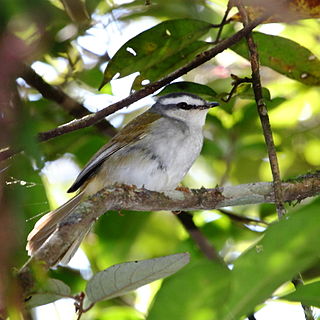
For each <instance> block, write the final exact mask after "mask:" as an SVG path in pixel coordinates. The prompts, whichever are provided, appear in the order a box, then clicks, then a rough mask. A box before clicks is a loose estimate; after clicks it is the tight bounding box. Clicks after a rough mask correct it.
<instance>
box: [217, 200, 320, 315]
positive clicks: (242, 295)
mask: <svg viewBox="0 0 320 320" xmlns="http://www.w3.org/2000/svg"><path fill="white" fill-rule="evenodd" d="M319 206H320V199H318V200H317V201H314V202H313V203H312V204H310V205H307V206H304V207H302V208H301V209H300V210H298V211H297V212H295V213H293V214H291V215H290V216H289V217H288V218H287V219H283V220H282V221H280V222H278V223H276V224H274V225H272V226H270V227H269V228H268V230H267V231H266V233H265V236H264V237H263V238H262V239H261V241H259V242H258V243H257V244H256V245H255V246H254V247H252V248H251V249H249V250H248V251H246V252H245V253H244V254H242V255H241V256H240V257H239V258H238V259H237V260H236V261H235V263H234V268H233V270H232V290H231V294H230V296H229V298H228V300H227V302H226V305H225V307H226V308H225V310H228V313H225V312H224V310H222V314H221V316H220V318H219V319H221V320H234V319H239V318H240V317H241V316H242V315H246V314H249V313H251V312H252V311H253V310H254V308H255V306H257V305H259V304H261V303H263V302H264V301H265V300H266V299H268V298H269V297H270V296H271V295H272V293H273V292H274V291H275V290H276V289H277V288H278V287H279V286H280V285H282V284H283V283H285V282H286V281H290V280H291V279H292V278H293V277H294V276H295V275H296V274H297V273H299V272H301V271H303V270H305V269H306V268H307V267H308V266H310V265H311V264H312V263H314V262H315V261H316V260H317V259H318V256H319V247H320V237H319V223H320V217H319ZM310 244H312V245H310Z"/></svg>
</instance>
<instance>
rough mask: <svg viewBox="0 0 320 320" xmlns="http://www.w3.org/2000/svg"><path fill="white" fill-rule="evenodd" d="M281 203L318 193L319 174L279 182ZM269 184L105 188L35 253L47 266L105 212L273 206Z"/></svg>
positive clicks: (79, 208)
mask: <svg viewBox="0 0 320 320" xmlns="http://www.w3.org/2000/svg"><path fill="white" fill-rule="evenodd" d="M282 188H283V199H284V201H287V202H291V201H301V200H302V199H305V198H307V197H312V196H315V195H317V194H320V172H317V173H314V174H309V175H306V176H303V177H300V178H299V179H296V180H292V181H288V182H284V183H282ZM274 201H275V197H274V191H273V183H271V182H257V183H249V184H242V185H238V186H228V187H219V188H214V189H204V188H203V189H197V190H195V189H190V190H189V189H187V190H183V191H181V190H173V191H168V192H164V193H158V192H154V191H148V190H146V189H137V188H134V187H128V186H115V187H113V188H106V189H103V190H101V191H100V192H98V193H97V194H95V195H94V196H92V197H90V198H89V199H87V200H86V201H84V202H82V203H81V204H80V205H79V206H78V207H77V208H76V209H75V211H74V212H73V213H72V214H71V215H70V216H69V217H68V218H67V219H65V220H64V221H63V222H62V223H60V225H59V226H58V228H57V230H56V231H55V233H54V234H53V236H52V237H51V238H50V239H49V240H48V241H47V242H46V243H45V244H44V245H43V246H42V247H41V248H40V249H39V250H38V251H37V252H36V255H35V259H36V260H42V261H44V262H45V263H46V265H47V266H48V267H51V266H53V265H55V264H56V263H57V261H59V259H60V257H61V256H63V254H64V252H65V251H66V250H67V248H68V247H69V246H70V244H71V243H72V242H73V241H74V240H75V239H77V237H78V236H79V235H80V234H81V233H82V232H84V230H86V229H87V226H88V225H89V224H91V223H92V222H94V221H95V220H97V219H98V218H99V216H101V215H102V214H104V213H105V212H106V211H108V210H138V211H154V210H170V211H183V210H212V209H218V208H221V207H226V206H239V205H247V204H257V203H274Z"/></svg>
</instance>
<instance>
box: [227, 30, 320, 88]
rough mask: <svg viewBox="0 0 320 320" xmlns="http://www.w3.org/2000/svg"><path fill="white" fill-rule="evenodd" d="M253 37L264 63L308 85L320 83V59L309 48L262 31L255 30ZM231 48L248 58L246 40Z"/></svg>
mask: <svg viewBox="0 0 320 320" xmlns="http://www.w3.org/2000/svg"><path fill="white" fill-rule="evenodd" d="M253 38H254V41H255V42H256V44H257V47H258V51H259V57H260V61H261V64H262V65H264V66H267V67H270V68H272V69H274V70H275V71H277V72H279V73H281V74H283V75H285V76H287V77H288V78H291V79H294V80H297V81H300V82H302V83H304V84H306V85H315V86H318V85H320V61H319V59H318V58H317V57H316V56H315V55H314V54H313V53H312V52H311V51H310V50H309V49H307V48H305V47H303V46H301V45H300V44H298V43H297V42H295V41H292V40H289V39H286V38H283V37H278V36H272V35H267V34H264V33H260V32H253ZM231 49H232V50H234V51H235V52H236V53H238V54H239V55H241V56H242V57H244V58H246V59H248V57H249V55H248V47H247V44H246V42H245V41H241V42H239V43H237V44H236V45H234V46H232V47H231Z"/></svg>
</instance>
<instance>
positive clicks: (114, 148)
mask: <svg viewBox="0 0 320 320" xmlns="http://www.w3.org/2000/svg"><path fill="white" fill-rule="evenodd" d="M218 105H219V103H217V102H208V101H206V100H204V99H202V98H200V97H199V96H197V95H195V94H191V93H186V92H174V93H169V94H167V95H162V96H160V97H158V98H157V100H156V102H155V104H153V105H152V107H151V108H150V109H148V110H147V111H145V112H144V113H142V114H141V115H139V116H138V117H136V118H135V119H133V120H132V121H131V122H129V123H128V124H127V125H126V126H124V127H123V128H122V129H121V130H120V131H119V132H118V133H117V134H116V135H115V136H114V137H113V138H112V139H111V140H110V141H109V142H108V143H107V144H105V145H104V146H103V147H102V148H101V149H100V150H99V151H98V152H96V153H95V154H94V155H93V157H92V158H91V159H90V160H89V162H88V163H87V164H86V166H85V167H84V168H83V169H82V171H81V172H80V173H79V175H78V177H77V178H76V180H75V181H74V183H73V184H72V185H71V187H70V188H69V190H68V191H67V192H70V193H71V192H75V191H78V193H77V194H76V195H75V196H74V197H73V198H71V199H70V200H69V201H67V202H66V203H65V204H63V205H62V206H60V207H59V208H57V209H55V210H53V211H51V212H49V213H47V214H46V215H44V216H43V217H42V218H41V219H40V220H39V221H38V222H37V223H36V224H35V226H34V228H33V230H32V231H31V232H30V233H29V235H28V238H27V246H26V249H27V251H28V254H29V255H30V256H34V255H35V253H36V252H37V250H38V249H39V248H40V247H41V246H42V245H43V244H44V243H45V242H46V241H47V240H48V239H49V238H50V236H51V235H52V234H53V233H54V231H55V230H56V228H57V226H58V225H59V223H60V222H61V221H62V220H63V219H64V218H66V217H67V216H69V215H70V214H71V213H72V212H73V211H74V209H75V208H76V207H77V205H79V203H80V202H81V201H83V200H84V199H86V198H87V197H89V196H91V195H93V194H95V193H97V192H98V191H99V190H101V189H103V188H105V187H108V186H112V185H115V184H126V185H134V186H136V187H138V188H145V189H148V190H152V191H158V192H163V191H168V190H173V189H175V188H176V187H177V186H178V185H179V183H180V182H181V180H182V179H183V178H184V176H185V175H186V174H187V172H188V171H189V169H190V168H191V166H192V164H193V163H194V162H195V160H196V159H197V158H198V156H199V154H200V152H201V149H202V145H203V126H204V124H205V119H206V115H207V113H208V111H209V110H210V108H212V107H216V106H218ZM90 229H91V225H90V226H88V228H87V230H86V231H85V232H83V234H82V235H81V236H80V237H79V238H78V239H77V240H76V241H75V242H74V243H73V244H72V245H71V246H70V247H69V249H68V250H67V252H66V253H65V254H64V256H62V257H61V258H60V264H67V263H68V262H69V261H70V259H71V258H72V256H73V255H74V253H75V252H76V250H77V249H78V247H79V246H80V244H81V242H82V240H83V238H84V237H85V236H86V234H87V233H88V232H89V231H90Z"/></svg>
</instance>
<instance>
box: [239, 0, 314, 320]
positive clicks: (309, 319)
mask: <svg viewBox="0 0 320 320" xmlns="http://www.w3.org/2000/svg"><path fill="white" fill-rule="evenodd" d="M236 4H237V8H238V10H239V13H240V16H241V19H242V22H243V25H244V26H245V25H248V24H249V23H250V20H249V17H248V14H247V12H246V10H245V8H244V6H243V5H242V3H241V1H240V0H236ZM246 40H247V44H248V48H249V54H250V63H251V69H252V83H253V91H254V95H255V99H256V103H257V107H258V113H259V117H260V121H261V124H262V129H263V134H264V137H265V142H266V145H267V149H268V155H269V162H270V166H271V171H272V176H273V188H274V195H275V205H276V208H277V213H278V217H279V219H281V218H282V217H283V216H284V215H285V213H286V209H285V206H284V197H283V190H282V183H281V175H280V169H279V163H278V158H277V153H276V148H275V145H274V141H273V136H272V130H271V125H270V121H269V116H268V110H267V106H266V104H265V101H264V99H263V96H262V86H261V80H260V71H259V54H258V50H257V46H256V44H255V42H254V39H253V36H252V34H251V33H249V34H248V35H246ZM297 279H298V280H299V282H301V283H303V280H302V277H301V275H300V274H299V275H298V276H297V277H296V278H295V279H293V280H292V282H293V283H294V284H295V286H297V285H298V283H297V281H296V280H297ZM301 306H302V308H303V311H304V315H305V318H306V320H314V317H313V314H312V309H311V308H310V307H309V306H306V305H303V304H301Z"/></svg>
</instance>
